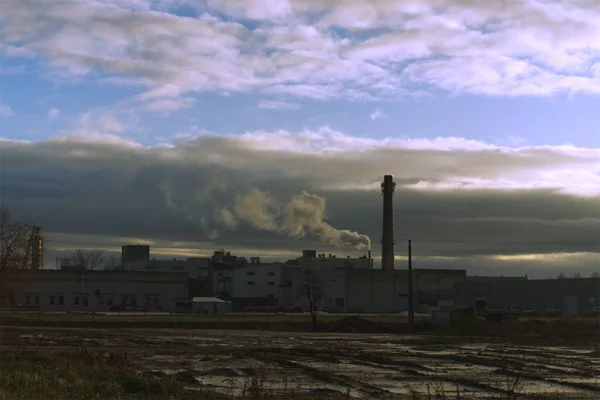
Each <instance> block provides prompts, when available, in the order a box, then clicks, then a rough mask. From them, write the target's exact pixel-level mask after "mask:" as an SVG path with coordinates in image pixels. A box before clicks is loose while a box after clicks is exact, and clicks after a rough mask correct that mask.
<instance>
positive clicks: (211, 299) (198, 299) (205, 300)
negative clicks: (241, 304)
mask: <svg viewBox="0 0 600 400" xmlns="http://www.w3.org/2000/svg"><path fill="white" fill-rule="evenodd" d="M192 302H194V303H229V301H225V300H223V299H219V298H218V297H194V298H193V299H192Z"/></svg>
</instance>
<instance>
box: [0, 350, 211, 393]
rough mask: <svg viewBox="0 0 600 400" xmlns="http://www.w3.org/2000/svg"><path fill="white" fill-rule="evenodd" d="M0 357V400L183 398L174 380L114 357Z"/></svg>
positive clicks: (24, 354)
mask: <svg viewBox="0 0 600 400" xmlns="http://www.w3.org/2000/svg"><path fill="white" fill-rule="evenodd" d="M1 357H2V365H1V368H0V398H1V399H3V400H4V399H6V400H13V399H14V400H17V399H23V400H31V399H48V400H51V399H57V400H58V399H60V400H62V399H72V400H78V399H81V400H87V399H127V400H129V399H176V398H181V397H182V396H183V395H184V394H185V393H184V392H185V390H184V388H183V385H182V384H181V383H180V382H178V381H177V380H176V378H175V377H171V376H164V377H162V378H161V379H152V378H149V377H145V376H144V375H143V374H142V373H140V372H137V371H136V370H135V368H133V366H132V365H131V364H130V363H129V362H128V360H127V358H126V357H124V356H122V355H118V354H117V355H115V354H111V353H108V354H98V353H93V352H89V351H85V350H78V351H77V352H75V353H62V354H61V353H45V352H28V351H19V352H2V354H1ZM207 395H208V394H207ZM198 398H206V399H209V398H211V397H198ZM212 398H215V399H216V398H218V397H212Z"/></svg>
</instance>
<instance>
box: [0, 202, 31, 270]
mask: <svg viewBox="0 0 600 400" xmlns="http://www.w3.org/2000/svg"><path fill="white" fill-rule="evenodd" d="M32 229H33V227H32V226H31V225H30V224H28V223H24V222H18V221H14V220H13V219H12V218H11V215H10V212H9V210H8V209H7V208H5V207H1V206H0V273H2V272H4V270H5V269H6V268H10V267H15V268H25V267H26V264H27V249H28V246H29V245H30V240H31V233H32Z"/></svg>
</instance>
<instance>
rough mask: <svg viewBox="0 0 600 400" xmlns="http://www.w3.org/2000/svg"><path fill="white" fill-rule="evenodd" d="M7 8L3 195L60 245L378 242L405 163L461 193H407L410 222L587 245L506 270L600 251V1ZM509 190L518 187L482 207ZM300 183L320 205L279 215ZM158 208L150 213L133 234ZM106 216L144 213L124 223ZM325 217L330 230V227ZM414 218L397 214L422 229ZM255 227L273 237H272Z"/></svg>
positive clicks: (406, 186)
mask: <svg viewBox="0 0 600 400" xmlns="http://www.w3.org/2000/svg"><path fill="white" fill-rule="evenodd" d="M0 23H1V29H2V43H1V44H0V55H1V61H0V118H1V125H0V150H1V151H2V163H3V181H4V182H5V183H4V184H3V202H5V203H6V204H8V205H10V206H11V207H13V208H14V209H15V210H16V212H17V214H18V213H20V215H31V216H32V218H33V217H35V218H37V219H39V220H40V221H42V222H43V224H44V226H45V227H46V228H47V230H50V231H51V236H52V235H54V236H52V237H55V238H57V237H60V238H61V239H60V241H62V246H63V247H61V249H62V250H60V251H66V250H65V248H64V242H65V241H67V240H68V238H69V235H78V236H76V237H77V239H76V240H79V241H81V240H82V239H81V237H82V235H92V236H90V237H91V238H92V239H89V241H91V242H93V241H97V243H96V245H97V246H109V247H110V246H114V243H117V242H119V241H123V240H126V239H119V238H123V237H124V238H129V239H127V240H133V241H136V242H144V243H156V246H158V247H160V248H162V250H161V251H162V252H163V253H164V254H167V253H168V254H173V251H175V250H173V246H175V244H174V243H181V242H182V241H185V240H186V239H185V237H182V236H181V235H180V233H178V232H184V231H185V232H188V234H193V233H194V232H200V233H199V234H201V235H204V236H203V237H202V238H200V239H198V240H200V241H203V243H204V244H203V246H205V247H204V248H205V249H211V248H214V246H216V245H219V246H228V247H230V248H232V249H233V248H238V249H245V250H244V251H246V250H248V249H250V248H253V247H252V246H254V248H262V250H261V251H265V252H268V253H269V254H272V255H273V256H274V257H275V256H277V254H279V255H281V254H290V252H291V253H293V254H295V252H296V249H292V250H290V248H289V247H286V246H292V245H291V244H289V243H291V242H289V241H285V240H283V241H278V240H279V239H281V238H279V239H278V240H275V239H274V236H273V235H275V236H276V234H280V233H281V232H282V231H286V229H287V228H289V229H291V231H292V232H296V233H295V234H294V235H292V236H298V235H299V233H298V232H301V233H302V234H303V235H304V236H302V235H301V236H302V237H303V238H309V237H313V239H314V238H315V237H317V238H318V237H319V234H318V232H321V233H323V232H329V233H332V232H333V236H331V237H329V238H323V237H321V241H322V242H324V243H325V245H332V246H338V245H340V243H339V241H340V240H341V239H340V237H344V238H352V237H360V235H362V233H361V232H362V231H361V230H364V232H366V233H365V234H367V235H369V236H370V237H372V238H373V239H374V243H376V242H377V241H378V238H377V235H378V232H377V230H378V229H379V228H378V227H377V225H376V223H375V222H372V221H380V218H379V216H377V217H374V216H373V215H375V214H373V213H376V211H373V210H375V208H372V207H374V206H373V204H371V201H373V200H372V199H371V197H370V196H371V194H373V193H375V198H376V199H377V200H378V199H379V198H378V197H377V196H378V190H379V189H378V185H379V181H380V179H381V175H383V174H387V173H392V174H394V175H395V176H396V178H397V182H398V188H399V190H406V191H408V192H410V193H413V192H414V193H418V194H419V196H425V197H426V198H429V197H428V196H433V197H436V196H439V199H440V200H439V201H441V199H442V198H445V196H449V198H450V200H449V201H451V202H452V203H451V204H454V206H455V208H456V213H457V214H456V215H453V216H443V215H442V214H443V213H444V212H445V211H443V205H440V204H438V203H436V204H434V202H433V201H432V202H431V203H425V204H424V205H422V204H421V203H422V202H423V199H420V198H418V196H417V197H415V198H414V199H413V200H410V201H408V200H407V203H406V204H404V203H400V205H401V206H402V207H406V210H405V213H406V215H401V216H399V217H398V218H407V219H410V215H411V213H413V212H416V213H418V215H421V216H426V217H424V218H432V220H431V222H430V223H431V224H432V225H431V226H435V224H437V223H440V221H446V222H445V224H447V225H444V224H442V226H448V227H450V226H452V227H455V228H453V229H451V230H449V231H452V232H455V233H453V234H452V235H450V236H447V237H442V238H441V239H440V238H437V239H436V240H441V241H442V242H443V241H444V240H450V239H452V240H454V239H456V237H462V236H461V235H463V236H464V237H466V239H465V240H473V238H474V237H475V238H480V237H482V238H487V239H485V240H490V241H495V240H501V241H502V240H504V241H506V240H507V239H506V237H508V239H510V240H513V239H514V238H516V237H517V236H516V235H517V233H516V232H517V231H519V230H522V229H523V226H528V227H530V228H528V229H530V231H528V232H529V233H528V235H526V236H527V237H533V238H541V237H542V236H543V237H546V236H547V238H546V239H539V240H545V241H546V242H545V243H546V244H549V242H552V241H555V240H558V241H562V240H564V241H566V242H569V241H570V240H574V239H573V238H574V237H577V238H578V239H577V240H580V242H578V243H579V244H578V245H577V246H575V247H573V246H571V245H569V246H571V247H569V246H566V245H565V246H566V247H564V248H560V249H559V248H557V247H556V246H555V245H554V244H553V245H552V246H550V247H548V248H546V249H545V250H543V251H542V250H540V244H539V243H538V244H537V245H535V246H533V245H532V246H531V247H527V246H525V247H523V248H521V247H519V248H517V247H515V246H513V245H511V246H512V247H510V246H509V247H510V248H509V249H508V250H507V249H498V248H495V247H494V248H493V249H490V248H486V249H487V250H485V251H483V253H485V254H486V257H488V261H489V262H490V263H492V261H490V260H492V259H493V260H495V261H494V262H493V263H492V264H494V263H497V262H499V261H498V260H502V262H508V261H506V260H507V258H506V257H507V254H509V255H510V257H513V258H511V260H512V261H510V262H514V263H518V262H520V261H522V260H529V261H531V260H533V259H536V260H543V262H551V260H554V261H552V262H554V263H556V264H557V265H558V264H560V263H563V262H564V260H565V259H567V258H569V257H571V256H573V257H575V254H577V255H578V256H577V257H580V259H581V260H585V261H581V265H584V264H585V265H587V267H585V268H590V265H592V264H590V261H589V260H592V259H593V257H592V256H590V254H593V255H594V256H595V255H596V252H597V247H596V248H590V247H589V243H591V242H592V241H593V238H591V236H592V235H593V233H591V232H596V233H597V226H598V223H599V221H598V218H597V212H595V214H594V213H593V212H592V211H590V210H593V207H591V206H590V204H593V203H594V201H595V200H597V199H598V196H600V129H599V128H598V127H599V126H600V42H599V41H598V40H597V39H596V38H598V37H600V3H599V2H596V1H580V2H573V1H569V0H556V1H552V2H549V1H542V0H515V1H511V2H484V1H481V2H473V1H466V0H419V1H417V0H415V1H395V0H378V1H374V0H373V1H372V0H328V1H326V2H325V1H323V0H236V1H231V0H52V1H39V0H4V1H3V2H2V7H1V8H0ZM23 165H27V166H28V167H27V168H26V169H23V168H22V166H23ZM74 167H75V168H76V169H73V168H74ZM110 178H112V179H110ZM24 182H26V183H24ZM82 182H84V183H85V185H83V184H82ZM24 185H26V186H24ZM99 187H102V188H103V189H102V193H103V194H104V195H108V194H110V193H112V194H113V195H112V197H108V198H106V199H100V198H99V197H98V196H101V195H102V194H101V193H99V192H98V189H95V188H99ZM132 188H136V189H135V190H134V189H132ZM59 189H60V190H59ZM130 190H132V192H131V193H130V192H128V191H130ZM139 191H142V192H144V196H145V197H144V199H145V200H144V204H146V206H147V207H149V209H148V210H146V211H145V213H141V214H139V215H138V214H136V211H135V207H134V206H135V204H137V203H132V200H131V197H127V196H124V197H122V198H120V197H119V196H114V194H115V193H129V196H133V197H135V196H136V195H137V192H139ZM305 191H307V192H306V193H305ZM51 192H52V196H54V197H52V199H54V200H52V199H50V197H51V196H50V194H51ZM408 192H407V193H408ZM340 193H344V195H343V197H340ZM60 196H64V198H63V199H61V200H60V201H59V200H56V199H57V198H58V197H60ZM248 196H250V197H248ZM298 196H300V197H298ZM303 196H304V197H303ZM307 196H308V197H307ZM310 196H316V197H310ZM506 196H509V197H510V196H516V198H518V199H520V200H519V201H517V200H515V201H512V200H511V201H509V202H508V203H506V205H503V204H504V203H503V202H502V201H498V202H497V203H494V204H495V206H491V205H490V206H489V207H488V204H491V203H490V202H491V201H492V202H493V201H495V200H498V199H503V198H505V197H506ZM408 197H409V198H411V197H410V196H408ZM297 198H305V199H306V198H308V199H313V200H315V199H317V200H318V201H317V200H315V203H314V204H317V205H318V207H317V208H316V209H315V210H314V215H313V217H314V218H317V219H319V218H320V219H319V220H318V221H317V222H315V221H316V220H311V221H304V222H302V223H300V222H298V224H299V225H298V226H294V227H293V229H292V228H290V227H287V228H286V229H283V230H282V229H279V228H277V229H275V228H274V227H280V226H279V224H280V223H282V222H281V221H280V219H278V218H281V217H282V214H280V213H281V212H283V211H282V210H284V209H287V208H286V207H284V206H283V205H284V204H288V203H289V202H292V203H293V201H294V200H293V199H297ZM342 198H343V200H342ZM511 198H512V197H511ZM43 199H44V201H42V200H43ZM243 199H246V200H247V201H245V202H243V201H242V200H243ZM324 199H327V202H325V200H324ZM367 199H369V200H367ZM399 199H400V200H402V199H404V197H399ZM456 199H459V200H456ZM532 199H535V201H534V200H532ZM521 200H522V201H521ZM120 201H121V203H119V202H120ZM411 201H414V203H411ZM240 202H241V203H240ZM286 202H288V203H286ZM461 202H462V203H461ZM289 204H291V203H289ZM311 204H313V203H311ZM325 204H328V206H327V207H325ZM349 204H352V205H353V206H355V207H356V210H355V211H352V212H349V213H348V214H347V215H346V216H351V217H353V216H355V215H363V214H362V213H365V215H367V214H368V215H370V216H371V217H369V221H371V222H369V223H362V222H360V221H356V220H354V218H348V219H344V217H343V216H342V215H341V214H343V213H342V211H339V212H338V213H336V212H337V211H336V210H342V209H346V208H347V206H348V205H349ZM444 204H445V203H444ZM531 204H540V205H539V207H538V206H535V207H533V206H531ZM544 204H545V205H544ZM567 204H570V205H569V206H568V207H567V206H566V205H567ZM92 205H94V207H96V208H98V210H100V209H101V210H100V211H98V213H104V214H102V215H103V216H102V217H98V219H97V221H96V222H95V223H94V222H93V221H89V222H88V223H87V224H86V225H85V227H78V225H77V224H75V223H74V222H73V221H76V219H75V217H72V219H69V215H70V214H69V213H73V212H75V211H74V210H79V211H77V212H81V213H82V214H81V215H82V216H85V215H87V214H85V210H86V207H91V206H92ZM275 205H277V206H275ZM150 207H151V209H150ZM273 207H274V209H275V210H276V211H277V212H276V213H275V214H272V213H273V212H274V211H273ZM319 207H320V208H319ZM345 207H346V208H345ZM369 207H371V208H369ZM503 207H504V208H503ZM520 207H521V208H520ZM40 210H45V211H44V212H42V211H40ZM123 210H129V211H128V212H126V213H125V211H123ZM360 210H363V211H360ZM368 210H370V211H368ZM470 210H471V211H472V212H470ZM36 213H37V214H36ZM123 213H125V215H122V214H123ZM148 213H151V214H152V215H155V220H156V221H157V222H156V223H155V225H153V226H149V227H148V228H147V229H144V230H141V231H140V230H131V231H129V230H128V229H129V227H130V226H134V225H135V226H137V225H139V226H142V225H143V226H145V225H144V224H147V223H148V221H147V220H146V216H147V215H148ZM369 213H370V214H369ZM538 214H539V215H538ZM104 215H112V216H114V215H122V218H123V219H127V218H129V219H131V221H129V222H130V223H129V224H127V225H125V226H124V227H123V226H122V227H121V228H118V229H117V227H118V223H116V222H115V223H114V224H113V223H112V222H111V223H107V221H112V220H111V219H110V218H112V217H105V216H104ZM324 215H326V216H327V218H329V217H330V218H331V221H333V222H331V223H332V224H333V225H327V226H329V227H331V228H332V229H333V230H330V229H329V228H327V229H325V230H323V229H321V228H323V226H324V225H323V224H324V223H326V222H327V221H325V220H323V218H324ZM78 218H79V217H78ZM81 218H83V217H81ZM114 218H117V217H114ZM136 218H137V219H136ZM523 218H525V219H526V221H524V220H522V219H523ZM117 219H118V218H117ZM474 219H476V220H477V221H478V222H477V224H481V227H482V228H478V229H481V232H479V231H478V233H475V234H474V233H473V231H472V229H474V225H473V224H474V222H473V220H474ZM160 221H162V222H160ZM165 221H172V224H173V225H172V226H170V227H169V229H168V231H169V232H170V233H169V234H167V233H165V229H166V228H165V224H166V222H165ZM334 222H335V223H334ZM169 223H171V222H169ZM327 223H329V222H327ZM377 223H378V222H377ZM107 224H108V225H111V226H112V225H114V226H115V228H114V229H115V230H114V231H110V229H109V228H110V227H108V225H107ZM412 224H413V225H410V224H408V223H407V225H402V223H401V224H400V225H399V226H400V227H403V226H404V227H408V226H413V227H415V229H418V228H419V227H422V226H426V224H425V223H424V222H423V221H419V220H417V219H415V220H414V221H412ZM242 226H246V227H248V226H249V227H251V228H252V229H254V230H256V231H262V232H263V233H264V232H267V233H265V235H266V236H265V237H264V238H263V239H264V242H261V243H269V244H268V245H267V244H264V246H267V247H264V246H263V247H261V245H260V244H259V243H258V242H256V243H254V242H253V243H251V244H249V243H250V242H252V240H250V239H248V232H247V231H243V229H242V228H241V227H242ZM478 226H479V225H478ZM315 227H320V228H319V229H316V228H315ZM338 227H339V229H341V230H338ZM119 229H120V230H119ZM311 229H312V231H311ZM344 229H346V230H349V231H351V232H354V233H353V234H352V235H354V234H355V236H352V235H351V234H349V233H348V232H345V233H343V230H344ZM403 229H404V228H403ZM594 229H596V231H594ZM438 230H439V231H443V230H444V229H442V228H439V229H438ZM101 231H102V232H101ZM190 232H191V233H190ZM336 232H337V233H336ZM340 232H342V233H343V234H342V233H340ZM495 232H496V233H497V232H502V234H503V235H505V236H506V237H504V239H503V238H502V237H500V238H498V234H496V233H495ZM404 233H406V234H409V233H410V231H409V229H408V228H406V232H404ZM404 233H403V234H404ZM421 234H422V237H423V238H425V239H427V237H428V236H430V235H434V234H435V232H422V233H421ZM269 235H271V236H269ZM311 235H312V236H311ZM336 235H337V236H336ZM486 235H488V236H486ZM455 236H456V237H455ZM186 237H187V236H186ZM218 238H221V239H218ZM557 238H558V239H557ZM263 239H261V240H263ZM288 239H289V238H287V239H286V240H288ZM54 240H58V239H54ZM214 240H217V242H218V241H219V240H223V242H220V243H217V244H215V243H214V242H213V241H214ZM257 240H258V239H257ZM307 240H308V239H307ZM478 240H479V239H478ZM482 240H483V239H482ZM523 240H526V239H525V238H524V239H523ZM91 242H90V243H91ZM48 243H52V241H51V240H50V241H49V242H48ZM55 243H58V242H55ZM158 243H160V245H159V244H158ZM273 243H276V245H275V244H273ZM294 243H295V242H294ZM298 243H300V244H299V245H302V244H301V242H298ZM352 243H353V242H352V240H350V239H348V243H342V244H343V245H344V246H353V244H352ZM569 243H570V242H569ZM582 243H583V244H582ZM585 243H587V245H584V244H585ZM185 246H187V247H185V248H186V249H187V250H186V251H187V252H188V254H192V253H193V251H192V250H190V249H192V248H193V247H194V244H190V243H189V242H188V243H187V244H185ZM236 246H237V247H236ZM274 246H279V247H278V248H276V249H274V248H273V247H274ZM586 246H588V247H586ZM292 247H293V246H292ZM267 248H268V249H267ZM455 250H456V249H454V248H453V247H452V246H446V247H444V246H442V247H440V248H436V249H430V250H429V253H428V254H429V255H437V256H440V257H442V256H443V257H449V258H453V257H458V256H457V255H456V254H455V253H456V252H455ZM240 251H241V250H240ZM257 251H258V250H257ZM486 252H487V253H486ZM483 253H482V252H479V250H477V251H475V250H473V249H470V250H469V251H468V252H465V253H464V254H463V255H465V254H468V255H470V256H473V255H476V256H478V257H479V256H481V254H483ZM538 253H543V256H540V257H538V256H539V254H538ZM548 253H553V255H552V256H551V257H550V256H548ZM193 254H196V253H193ZM565 254H566V255H565ZM494 257H495V258H494ZM515 257H516V258H515ZM518 257H526V258H521V259H519V258H518ZM532 257H533V258H532ZM535 257H538V258H535ZM529 261H528V262H529ZM435 262H438V261H435ZM452 262H453V263H460V262H462V261H461V260H460V259H454V260H453V261H452ZM470 262H471V261H470ZM540 262H542V261H540ZM453 265H454V264H453ZM490 265H491V264H490ZM494 265H496V264H494Z"/></svg>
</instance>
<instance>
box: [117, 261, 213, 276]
mask: <svg viewBox="0 0 600 400" xmlns="http://www.w3.org/2000/svg"><path fill="white" fill-rule="evenodd" d="M210 268H211V262H210V258H208V257H188V258H185V259H181V258H173V259H170V260H156V259H152V260H137V261H132V262H129V263H128V264H126V265H125V266H124V267H123V269H124V270H125V271H137V272H143V271H154V272H187V273H188V276H189V277H190V278H191V279H201V278H207V277H208V276H209V274H210Z"/></svg>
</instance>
